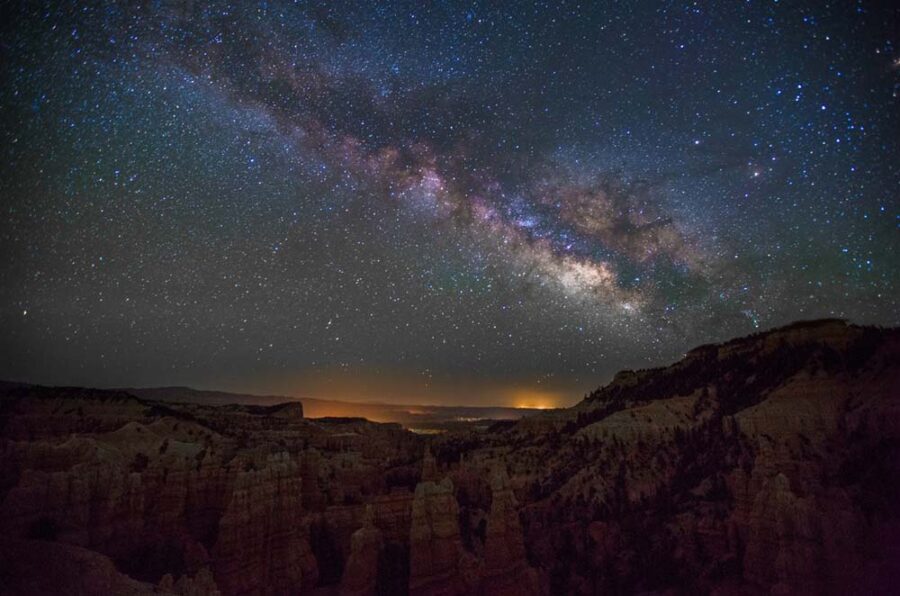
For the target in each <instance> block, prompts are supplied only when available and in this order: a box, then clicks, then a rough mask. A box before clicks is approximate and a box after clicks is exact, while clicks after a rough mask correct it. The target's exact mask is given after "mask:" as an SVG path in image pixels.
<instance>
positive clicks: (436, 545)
mask: <svg viewBox="0 0 900 596" xmlns="http://www.w3.org/2000/svg"><path fill="white" fill-rule="evenodd" d="M409 550H410V562H409V593H410V594H411V595H412V596H426V595H430V596H433V595H439V594H440V595H443V594H447V595H450V594H465V593H467V592H468V591H470V590H471V589H472V584H473V582H474V581H476V580H475V577H474V573H473V566H474V565H473V563H472V561H471V557H470V556H468V555H467V554H466V553H465V551H464V550H463V548H462V542H461V540H460V535H459V507H458V505H457V503H456V498H455V497H454V496H453V482H452V481H451V480H450V479H449V478H445V479H444V480H443V481H441V482H440V483H435V482H430V481H429V482H420V483H419V485H418V486H416V494H415V499H414V500H413V507H412V527H411V528H410V534H409Z"/></svg>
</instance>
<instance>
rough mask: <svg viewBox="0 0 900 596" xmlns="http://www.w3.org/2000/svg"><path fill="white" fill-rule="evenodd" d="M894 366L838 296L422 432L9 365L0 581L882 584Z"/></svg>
mask: <svg viewBox="0 0 900 596" xmlns="http://www.w3.org/2000/svg"><path fill="white" fill-rule="evenodd" d="M898 387H900V331H897V330H878V329H869V328H861V327H855V326H852V325H847V324H845V323H843V322H840V321H826V322H823V323H804V324H798V325H792V326H789V327H787V328H784V329H780V330H775V331H773V332H770V333H766V334H759V335H756V336H751V337H748V338H741V339H738V340H733V341H730V342H727V343H725V344H722V345H714V346H704V347H701V348H698V349H696V350H692V351H691V352H690V353H689V354H688V355H687V356H686V357H685V358H684V359H683V360H681V361H679V362H677V363H675V364H673V365H672V366H669V367H665V368H658V369H651V370H643V371H636V372H629V373H625V374H622V375H619V376H618V377H617V378H616V379H615V380H614V381H613V382H612V383H610V384H609V385H607V386H606V387H603V388H601V389H598V390H597V391H595V392H593V393H592V394H590V395H589V396H588V397H587V398H586V399H585V400H584V401H583V402H582V403H580V404H578V405H577V406H575V407H573V408H570V409H566V410H556V411H553V412H546V413H542V414H537V415H535V416H533V417H531V418H526V419H523V420H521V421H519V422H516V423H504V424H498V425H490V426H488V425H484V424H482V425H480V426H474V427H471V428H473V429H474V430H463V431H460V432H453V433H447V434H445V435H441V436H437V437H430V438H428V439H427V441H428V445H429V446H428V448H425V445H424V443H425V442H426V439H423V438H422V437H418V436H416V435H414V434H413V433H409V432H405V431H403V430H402V429H398V428H396V427H394V426H385V425H378V424H373V423H369V422H366V421H365V420H361V419H358V418H340V419H322V420H308V419H305V418H303V417H302V412H301V411H300V409H299V408H297V407H295V406H292V405H289V406H280V405H279V406H272V407H265V408H259V407H253V406H222V407H208V406H204V405H202V404H197V403H193V404H175V403H170V404H159V403H153V402H149V401H144V400H140V399H136V398H134V397H133V396H129V395H127V394H122V393H121V392H106V391H95V390H87V389H52V388H29V386H24V385H14V386H13V385H3V384H2V383H0V539H2V541H3V542H2V544H0V550H2V551H3V552H2V553H0V555H3V556H0V582H2V586H0V587H2V588H3V589H4V590H5V591H11V592H12V593H29V594H30V593H36V594H42V593H58V592H59V591H60V589H59V588H60V586H64V587H65V588H66V591H67V592H68V593H74V594H99V593H104V594H106V593H117V594H118V593H122V594H141V593H177V594H196V595H198V596H199V595H201V594H215V593H216V592H217V591H218V592H219V593H221V594H223V595H225V596H228V595H231V594H267V593H271V594H274V593H297V592H310V591H314V592H320V593H332V594H333V593H338V592H342V593H344V594H371V593H372V592H373V591H377V592H380V593H401V592H403V591H404V590H406V589H407V588H408V590H409V592H410V593H412V594H414V595H416V594H447V595H457V594H460V595H461V594H478V593H481V594H536V593H540V594H557V593H559V594H569V593H571V594H592V593H635V592H651V593H670V592H678V593H715V592H718V593H799V594H803V593H822V592H829V591H833V592H836V593H838V592H855V593H860V592H863V593H885V592H889V591H890V590H891V589H892V588H893V587H894V586H895V585H896V584H897V583H898V582H900V577H898V576H900V572H898V571H897V570H898V569H900V565H898V564H897V562H898V561H900V538H898V537H900V508H898V507H897V503H900V484H898V483H897V481H896V479H897V478H900V391H898V389H897V388H898ZM485 428H487V429H488V430H484V429H485ZM435 455H437V456H438V457H435ZM439 461H440V462H455V461H460V462H464V463H461V464H460V465H459V466H455V465H446V464H445V465H443V466H441V465H439V463H438V462H439ZM419 466H421V467H420V468H419ZM419 470H421V472H420V471H419ZM442 474H446V475H448V476H449V477H448V478H445V479H442ZM420 480H421V481H420ZM417 481H418V484H416V482H417ZM412 487H415V491H414V492H413V491H412ZM47 561H53V564H52V565H50V564H47Z"/></svg>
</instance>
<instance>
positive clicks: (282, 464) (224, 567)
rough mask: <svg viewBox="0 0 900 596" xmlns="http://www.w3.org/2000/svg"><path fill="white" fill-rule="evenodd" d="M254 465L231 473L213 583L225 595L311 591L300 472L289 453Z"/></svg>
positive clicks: (312, 571) (313, 575)
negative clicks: (233, 474)
mask: <svg viewBox="0 0 900 596" xmlns="http://www.w3.org/2000/svg"><path fill="white" fill-rule="evenodd" d="M253 465H254V464H253V462H252V461H242V460H236V461H235V462H233V463H232V466H233V467H239V468H244V469H238V470H236V471H235V478H234V481H233V483H232V486H233V488H232V491H231V496H230V499H229V500H228V504H227V506H226V509H225V513H224V515H223V516H222V519H221V521H220V522H219V532H218V538H217V540H216V544H215V547H214V548H213V551H212V556H213V561H214V563H213V569H214V571H215V576H216V578H217V583H218V584H219V585H220V586H221V587H222V589H223V590H225V591H226V592H227V593H229V594H245V593H253V592H258V591H259V590H260V589H261V588H262V589H263V590H264V591H266V592H267V593H272V594H279V593H286V592H296V591H298V590H300V589H301V588H303V587H306V588H311V587H312V586H315V585H316V579H317V574H318V570H317V565H316V560H315V558H314V557H313V556H312V551H311V550H310V547H309V543H308V541H307V539H306V536H305V535H304V526H303V519H302V512H303V509H302V491H301V479H300V475H299V469H298V467H297V465H296V464H295V463H294V462H293V461H292V460H291V459H290V457H289V456H288V455H287V454H276V455H272V456H269V457H268V459H267V460H266V462H265V464H264V465H263V467H261V468H260V469H253V468H252V466H253ZM248 467H250V469H246V468H248Z"/></svg>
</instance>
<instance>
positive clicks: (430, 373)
mask: <svg viewBox="0 0 900 596" xmlns="http://www.w3.org/2000/svg"><path fill="white" fill-rule="evenodd" d="M3 13H4V18H3V19H2V21H3V24H2V25H0V27H2V37H3V42H4V43H3V56H4V60H3V61H2V64H0V76H2V86H0V101H2V106H3V110H2V117H0V138H2V140H3V143H2V149H0V151H2V155H3V158H2V160H0V196H2V208H3V220H2V224H0V329H2V330H3V339H2V341H0V378H4V379H7V378H8V379H12V380H22V381H27V382H33V383H39V384H49V385H82V386H92V387H127V386H145V387H147V386H149V387H153V386H170V385H185V386H190V387H195V388H201V389H205V388H213V389H217V390H226V391H238V392H249V393H257V394H263V393H284V394H286V395H297V394H308V395H317V396H318V395H321V396H322V397H323V398H324V399H339V400H343V401H353V400H369V401H385V402H396V403H404V404H415V405H418V404H421V405H429V404H447V405H457V404H459V405H512V406H516V405H520V406H522V405H534V406H542V407H544V406H561V405H571V404H573V403H575V402H576V401H578V400H579V399H580V398H581V396H582V395H583V393H584V392H586V391H588V390H590V389H593V388H595V387H597V386H598V385H601V384H603V383H604V382H606V381H608V380H609V379H610V378H611V376H612V375H613V374H614V373H615V372H617V371H618V370H622V369H634V368H644V367H649V366H659V365H664V364H669V363H671V362H674V361H676V360H677V359H678V358H680V357H681V355H683V354H684V353H685V352H686V351H687V350H689V349H691V348H693V347H695V346H697V345H700V344H705V343H711V342H717V341H722V340H725V339H728V338H730V337H734V336H741V335H747V334H749V333H752V332H754V331H757V330H762V329H767V328H772V327H776V326H778V325H782V324H786V323H790V322H792V321H794V320H798V319H813V318H821V317H841V318H847V319H849V320H851V321H852V322H854V323H860V324H878V325H885V326H892V325H897V324H898V323H900V308H898V299H897V292H896V288H897V285H898V284H897V282H898V276H900V260H898V258H897V255H898V254H900V242H898V234H897V230H898V218H900V211H898V200H897V199H898V196H897V193H898V188H900V166H898V160H897V155H898V154H900V151H898V143H900V109H898V108H900V93H898V89H900V54H898V48H897V43H898V40H897V30H896V22H897V19H896V12H894V11H893V10H892V9H890V8H885V7H883V6H881V5H878V4H868V3H865V2H861V3H846V4H840V5H837V4H835V5H832V4H827V3H816V4H813V5H810V6H801V5H792V6H788V5H786V3H777V2H752V3H740V4H737V3H735V4H730V5H727V6H724V7H721V8H720V9H719V10H716V11H712V10H707V9H705V8H703V7H701V6H698V5H692V4H688V5H685V6H677V5H665V6H662V5H660V4H659V3H656V2H635V3H628V4H627V5H621V6H619V5H617V6H611V7H604V6H600V5H599V4H595V3H580V4H579V3H569V2H559V3H546V4H545V3H534V4H524V5H522V6H520V7H518V8H516V9H515V10H512V9H511V8H510V7H504V6H502V5H492V4H491V3H480V2H474V3H455V2H450V3H442V4H436V3H428V4H427V5H420V4H419V3H415V2H395V3H389V4H387V3H386V4H378V5H372V4H369V3H363V4H359V5H354V6H351V5H341V6H336V5H330V4H329V5H318V4H316V3H309V4H305V3H301V4H297V3H292V2H281V1H272V2H265V3H235V2H227V1H213V2H209V3H190V2H184V3H173V4H172V5H171V6H168V7H165V8H160V7H157V6H155V5H148V4H140V5H134V6H125V7H123V6H121V5H110V4H109V3H100V2H86V3H69V2H48V3H44V4H41V5H38V4H33V3H10V4H7V5H5V6H4V8H3Z"/></svg>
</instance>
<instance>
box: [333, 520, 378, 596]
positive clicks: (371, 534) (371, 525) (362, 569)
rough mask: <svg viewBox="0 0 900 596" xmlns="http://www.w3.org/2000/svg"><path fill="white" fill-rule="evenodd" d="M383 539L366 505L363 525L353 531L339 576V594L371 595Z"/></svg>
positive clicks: (373, 591) (374, 585) (373, 589)
mask: <svg viewBox="0 0 900 596" xmlns="http://www.w3.org/2000/svg"><path fill="white" fill-rule="evenodd" d="M383 543H384V539H383V537H382V534H381V530H379V529H378V528H376V527H375V512H374V510H373V509H372V507H371V506H367V507H366V513H365V517H364V518H363V526H362V527H361V528H360V529H358V530H357V531H356V532H354V533H353V536H352V538H351V547H350V557H349V558H348V559H347V564H346V565H345V566H344V574H343V576H341V585H340V591H339V593H340V595H341V596H371V595H374V594H375V587H376V583H377V580H378V557H379V555H380V554H381V548H382V545H383Z"/></svg>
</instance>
